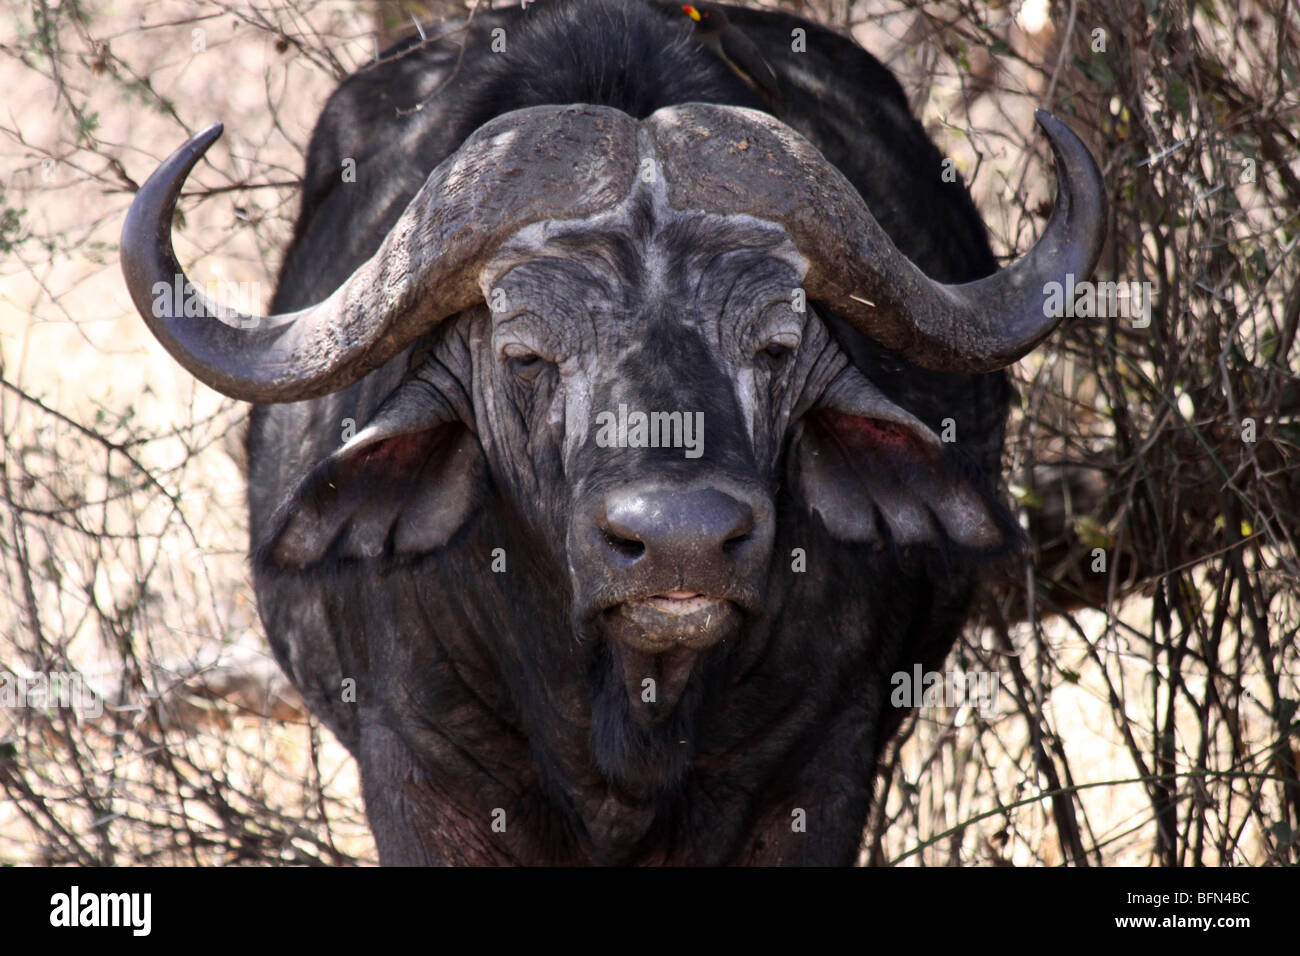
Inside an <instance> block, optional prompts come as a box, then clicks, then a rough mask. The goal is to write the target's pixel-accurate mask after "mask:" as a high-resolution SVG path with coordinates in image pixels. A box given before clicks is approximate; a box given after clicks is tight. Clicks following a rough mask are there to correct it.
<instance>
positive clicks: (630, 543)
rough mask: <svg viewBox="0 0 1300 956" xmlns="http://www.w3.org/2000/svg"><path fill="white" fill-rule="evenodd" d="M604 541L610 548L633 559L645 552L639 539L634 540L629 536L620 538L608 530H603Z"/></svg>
mask: <svg viewBox="0 0 1300 956" xmlns="http://www.w3.org/2000/svg"><path fill="white" fill-rule="evenodd" d="M604 535H605V543H606V544H607V545H609V547H610V549H611V550H613V551H615V552H617V553H618V554H621V555H622V556H623V557H625V558H627V559H629V560H631V561H635V560H636V559H637V558H639V557H641V555H643V554H645V545H644V544H642V543H641V542H640V541H634V540H632V539H631V538H621V537H619V536H618V535H616V534H613V533H611V532H609V531H606V532H604Z"/></svg>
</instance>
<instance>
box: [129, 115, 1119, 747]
mask: <svg viewBox="0 0 1300 956" xmlns="http://www.w3.org/2000/svg"><path fill="white" fill-rule="evenodd" d="M1038 121H1039V123H1040V124H1041V126H1042V127H1043V129H1044V130H1045V131H1046V133H1047V135H1048V137H1049V140H1050V142H1051V144H1052V147H1053V149H1054V151H1055V155H1056V160H1057V168H1058V175H1059V195H1058V199H1057V203H1056V207H1055V210H1054V212H1053V214H1052V217H1051V220H1050V222H1049V223H1048V225H1047V228H1046V230H1045V231H1044V233H1043V236H1042V238H1041V239H1040V240H1039V241H1038V243H1037V244H1036V245H1035V246H1034V248H1033V249H1032V250H1031V251H1030V252H1029V253H1028V254H1027V255H1026V256H1024V257H1023V258H1022V259H1020V260H1019V261H1018V262H1016V263H1015V264H1014V265H1012V266H1010V267H1009V268H1007V269H1004V270H1003V271H1001V272H999V273H997V274H996V275H993V276H990V277H988V278H986V279H983V280H980V281H977V282H972V283H968V284H965V285H957V286H949V285H943V284H939V283H937V282H934V281H931V280H930V279H928V278H927V277H926V276H925V275H923V274H922V273H921V272H920V270H918V269H917V268H916V267H915V266H914V265H913V264H912V263H911V262H910V261H908V260H907V259H906V258H905V257H904V256H903V255H902V254H901V253H900V252H899V251H898V250H897V249H896V248H895V246H894V245H893V243H891V242H890V240H889V239H888V238H887V237H886V235H885V234H884V232H883V231H882V230H881V228H880V226H879V225H878V224H877V223H876V222H875V220H874V219H873V218H872V216H871V214H870V212H869V211H868V209H867V207H866V206H865V204H864V203H863V201H862V199H861V198H860V197H859V195H858V194H857V192H856V191H855V190H854V189H853V187H852V186H851V185H850V184H849V183H848V181H847V180H846V179H845V178H844V177H843V176H842V175H841V174H840V173H839V172H838V171H837V170H836V169H835V168H834V167H832V166H831V165H830V164H829V163H827V162H826V160H825V159H824V158H822V156H821V154H820V153H818V152H817V150H816V149H815V148H814V147H813V146H811V145H810V144H809V143H808V142H807V141H805V140H804V139H802V138H801V137H800V136H799V135H798V134H796V133H794V132H793V131H792V130H790V129H789V128H788V127H786V126H785V125H783V124H782V123H780V122H779V121H777V120H775V119H773V118H772V117H770V116H768V115H766V114H762V113H758V112H754V111H751V110H746V109H741V108H735V107H725V106H712V105H703V104H689V105H684V106H677V107H671V108H665V109H661V110H659V111H658V112H656V113H654V114H653V115H651V116H650V117H648V118H647V119H645V120H644V121H641V122H638V121H637V120H635V119H633V118H631V117H629V116H627V115H626V114H624V113H621V112H619V111H616V110H613V109H609V108H605V107H598V106H582V105H579V106H565V107H550V106H543V107H532V108H528V109H523V110H518V111H515V112H511V113H508V114H505V115H502V116H500V117H498V118H497V119H495V120H492V121H491V122H489V123H487V124H486V125H484V126H483V127H482V128H480V129H479V130H478V131H477V132H476V133H474V134H473V135H472V136H470V137H469V138H468V139H467V140H466V141H465V143H464V144H463V145H462V146H461V147H460V148H459V150H458V151H457V152H455V153H454V154H453V155H452V156H450V157H448V158H447V159H446V160H445V161H443V162H442V163H441V164H440V165H438V167H437V168H436V169H435V170H434V171H433V172H432V173H431V174H430V175H429V177H428V179H427V181H426V183H425V184H424V186H423V188H422V189H421V190H420V192H419V193H418V194H417V195H416V197H415V198H414V200H413V201H412V202H411V203H410V205H409V207H408V208H407V209H406V211H405V213H403V215H402V216H401V218H400V219H399V220H398V222H397V224H396V226H395V227H394V228H393V229H392V231H391V232H390V233H389V234H388V236H387V238H386V239H385V241H384V242H383V244H382V246H381V248H380V249H379V251H378V252H377V253H376V254H375V255H374V256H373V257H372V258H371V259H370V260H369V261H368V262H366V263H365V264H364V265H363V266H362V267H361V268H360V269H358V270H357V271H356V272H355V273H354V274H353V275H352V276H351V277H350V278H349V279H348V280H347V281H346V282H344V283H343V284H342V285H341V286H340V287H339V288H338V289H337V290H336V291H335V292H334V293H333V295H331V296H330V297H329V298H328V299H326V300H325V301H323V302H321V303H319V304H318V305H315V306H312V307H310V308H307V309H304V310H301V311H299V312H295V313H290V314H283V315H273V316H269V317H257V316H239V315H235V316H231V315H229V314H228V313H225V312H223V311H222V310H220V309H219V307H218V306H217V305H216V304H215V303H210V302H208V303H205V304H204V307H203V311H204V315H203V316H199V317H194V316H185V315H180V314H175V313H174V312H173V311H171V310H170V309H169V308H168V307H167V303H169V302H170V301H171V300H170V299H169V298H167V297H161V298H160V297H158V296H157V295H156V292H155V284H156V283H159V282H161V283H164V284H170V283H172V282H173V281H175V280H174V278H173V277H175V276H180V275H183V271H182V270H181V268H180V266H179V265H178V263H177V262H176V259H175V256H174V254H173V252H172V247H171V242H170V238H169V230H170V223H171V217H172V212H173V208H174V205H175V202H176V198H177V196H178V194H179V192H180V189H181V186H182V183H183V182H184V179H185V177H186V175H187V174H188V172H189V170H190V169H191V168H192V167H193V165H194V164H195V162H197V160H198V158H199V157H200V156H201V155H202V154H203V152H204V151H205V150H206V149H207V148H208V147H209V146H210V145H211V143H212V142H213V141H214V140H215V139H216V137H217V136H218V135H220V127H219V126H214V127H210V128H209V129H207V130H204V131H203V132H201V133H199V134H198V135H197V136H195V137H194V138H193V139H192V140H191V141H190V142H189V143H187V144H186V145H185V146H184V147H182V148H181V149H180V150H179V151H178V152H177V153H175V154H174V155H173V156H172V157H170V158H169V159H168V160H167V161H166V162H165V163H164V164H163V165H162V166H161V167H160V169H159V170H158V171H157V172H156V173H155V174H154V175H153V177H151V178H150V179H149V181H148V182H147V183H146V184H145V186H144V187H143V188H142V189H141V191H140V193H139V195H138V196H137V198H136V200H135V202H134V204H133V205H132V208H131V212H130V215H129V217H128V220H127V223H126V226H125V229H124V232H123V241H122V262H123V268H124V270H125V272H126V276H127V279H128V283H129V285H130V288H131V292H132V295H133V297H134V300H135V302H136V304H137V306H138V307H139V309H140V312H141V314H142V315H143V316H144V318H145V320H146V322H148V323H149V326H150V328H151V329H152V330H153V332H154V334H155V335H156V336H157V337H158V339H159V340H160V341H161V342H162V343H163V344H164V345H165V346H166V347H167V349H168V350H169V351H170V352H171V354H172V355H173V356H175V357H176V359H177V360H178V361H179V362H180V363H181V364H182V365H184V366H185V367H186V368H188V369H189V370H190V371H191V372H193V373H194V374H195V375H196V376H197V377H198V378H199V379H201V380H202V381H204V382H206V383H207V384H209V385H211V386H212V387H214V388H216V389H218V390H219V391H222V392H224V393H225V394H227V395H230V396H233V397H235V398H239V399H245V400H248V401H253V402H291V401H299V400H303V399H308V398H313V397H316V396H321V395H324V394H327V393H330V392H334V391H337V390H339V389H341V388H344V387H346V386H348V385H350V384H351V383H353V382H356V381H357V380H359V379H360V378H362V377H363V376H365V375H367V374H368V373H370V372H371V371H373V370H375V369H376V368H378V367H379V366H380V365H382V364H383V363H385V362H388V361H389V360H390V359H393V358H394V357H395V356H398V355H399V354H402V353H403V352H404V351H405V350H408V349H409V350H410V351H409V360H408V365H407V367H406V371H405V373H404V377H403V378H402V380H401V382H400V384H398V385H397V387H396V388H395V389H394V390H393V391H392V392H391V393H390V394H389V395H388V397H387V399H386V400H385V401H384V402H383V404H382V405H381V406H380V407H379V409H378V411H377V412H376V413H375V414H374V416H373V417H372V418H371V420H370V421H369V422H368V423H367V424H366V425H365V426H364V427H363V428H362V429H361V430H360V431H359V432H357V434H356V435H355V436H354V437H352V438H351V440H349V441H347V442H346V443H344V444H343V445H342V446H341V447H339V448H338V449H337V450H336V451H335V452H334V453H333V454H332V455H330V456H329V457H328V458H327V459H326V460H325V461H324V462H322V463H321V464H320V465H319V466H318V467H316V468H315V470H314V471H312V472H311V473H310V474H308V475H307V476H306V477H305V478H304V479H303V481H302V482H301V484H300V486H299V488H298V491H297V492H296V494H295V495H294V496H293V498H292V500H289V501H287V502H285V503H284V506H283V509H282V513H281V517H280V520H279V523H278V528H279V531H278V534H276V535H275V536H274V539H273V540H270V541H266V542H262V543H261V546H262V549H263V550H262V559H263V560H267V561H271V562H274V563H276V564H278V565H280V566H283V567H287V568H308V567H310V566H312V565H314V564H316V563H318V562H321V561H323V560H326V559H329V560H348V559H367V558H379V557H393V558H399V559H400V557H401V556H403V555H421V554H426V553H429V552H433V551H436V550H437V549H439V548H443V547H446V546H447V545H448V544H449V543H451V542H453V539H454V538H455V537H456V535H457V534H458V532H459V531H460V530H461V528H462V527H463V526H464V525H465V523H466V522H467V521H468V520H469V519H470V517H471V516H472V515H473V514H474V512H475V510H476V509H478V508H480V507H481V506H482V505H483V502H484V501H485V497H486V495H487V494H488V491H487V489H488V488H489V487H490V488H492V489H495V492H494V493H496V494H498V495H499V496H500V497H501V498H502V499H503V500H504V501H506V502H508V503H509V505H510V506H511V513H512V515H513V516H514V519H515V520H517V521H518V522H519V523H520V525H521V526H522V527H523V528H524V530H525V531H526V534H527V540H529V541H531V542H534V543H535V547H537V548H538V549H539V552H541V553H539V554H537V555H525V556H524V560H530V561H539V562H543V563H546V564H549V566H552V567H554V568H555V569H556V571H557V573H556V578H555V586H556V587H557V588H559V589H561V590H567V592H568V593H567V596H566V599H565V601H564V605H565V606H566V607H567V608H568V610H569V613H570V615H571V620H572V626H573V632H574V634H575V635H577V636H579V637H580V638H587V637H592V638H593V639H595V640H598V641H603V642H604V643H606V644H607V645H608V646H609V648H610V659H611V660H612V662H613V663H612V666H613V668H614V670H615V672H616V674H617V677H616V681H621V683H622V684H623V686H625V687H626V689H627V691H628V696H627V703H626V705H625V706H626V707H627V712H628V714H629V715H630V717H631V718H632V719H633V720H634V721H636V722H639V723H641V724H643V725H646V726H650V725H654V724H656V723H658V722H660V721H662V720H663V719H664V718H665V716H666V715H667V714H669V713H670V712H671V710H672V708H673V706H674V704H675V702H676V701H677V699H678V698H679V696H680V695H681V693H682V691H683V688H684V687H685V686H686V684H687V682H688V680H689V677H690V674H691V670H692V666H693V661H694V660H695V658H696V656H697V655H698V654H699V653H700V652H701V651H703V650H704V649H706V648H709V647H711V646H712V645H715V644H717V643H719V642H723V641H726V640H729V639H733V638H737V637H741V638H743V634H744V631H745V627H746V623H747V622H752V621H754V620H757V619H759V618H761V617H762V616H763V615H764V614H765V613H766V612H767V610H768V604H769V602H770V597H771V596H770V591H771V580H772V568H773V564H774V548H773V542H774V536H775V534H776V531H777V526H778V523H779V520H780V515H779V514H778V508H777V501H778V494H779V493H786V494H790V495H792V496H793V498H794V500H795V501H796V502H797V503H798V504H799V506H801V507H802V508H803V509H804V510H805V512H806V513H808V514H812V515H816V516H817V517H818V520H820V522H821V523H822V524H823V525H824V527H825V529H826V531H827V533H829V534H830V535H831V536H832V537H834V538H836V539H839V540H843V541H848V542H857V543H864V542H865V543H871V544H874V545H877V546H880V547H895V548H899V547H907V546H913V545H921V546H925V545H942V546H944V547H956V548H964V549H969V550H973V551H995V550H998V549H999V548H1002V547H1004V546H1005V544H1006V543H1007V541H1008V539H1009V538H1010V537H1011V536H1012V535H1014V531H1012V530H1011V529H1010V527H1009V525H1008V524H1007V519H1006V517H1005V515H1004V513H1003V512H1002V511H1001V509H1000V508H999V507H998V506H997V505H996V503H995V501H994V499H993V498H992V497H991V495H990V494H989V492H988V491H987V490H986V488H985V486H984V484H983V483H982V482H981V481H980V480H979V479H978V477H975V476H972V475H971V473H970V471H969V469H963V468H962V467H960V466H959V464H958V463H957V462H956V461H955V460H954V456H953V455H952V454H950V452H949V450H948V448H947V447H946V446H945V443H944V442H942V441H940V439H939V437H938V436H937V435H936V434H935V433H934V432H933V431H931V430H930V429H929V428H928V427H927V426H926V425H925V424H923V423H922V422H921V421H919V420H918V419H917V418H915V417H914V416H913V415H911V414H910V413H909V412H907V411H906V410H904V409H903V408H902V407H900V406H899V405H897V404H895V403H894V402H892V401H890V400H889V399H888V398H886V396H885V395H884V394H883V393H882V392H881V390H880V389H879V388H877V387H876V386H875V385H873V383H872V382H871V381H869V380H868V379H867V378H866V377H864V375H863V374H862V373H861V372H860V371H859V370H858V368H857V367H856V366H855V365H854V364H853V363H852V362H851V361H850V360H849V358H848V357H847V355H846V353H845V351H843V350H842V349H841V346H840V345H839V343H838V340H837V338H836V336H835V335H833V334H832V332H831V331H830V329H829V327H828V324H827V322H829V321H830V320H829V319H827V320H825V321H824V320H823V317H822V316H821V315H819V310H824V311H825V312H826V313H829V314H832V315H834V316H836V317H837V320H836V321H839V320H842V321H843V322H845V323H847V324H848V326H850V327H851V328H852V329H854V330H856V331H857V332H858V333H861V334H862V335H865V336H866V337H867V338H869V339H871V340H873V341H874V342H876V343H878V344H879V345H881V346H883V347H885V348H886V349H889V350H891V351H893V352H894V353H896V354H897V355H899V356H901V357H902V358H903V359H906V360H907V361H909V362H911V363H913V364H915V365H919V366H922V367H925V368H929V369H934V370H939V371H949V372H985V371H990V370H995V369H999V368H1002V367H1004V366H1006V365H1008V364H1010V363H1012V362H1014V361H1016V360H1017V359H1018V358H1020V357H1021V356H1023V355H1024V354H1025V353H1027V352H1028V351H1029V350H1030V349H1032V348H1033V347H1034V346H1035V345H1036V344H1038V343H1039V342H1040V341H1042V339H1043V338H1044V337H1045V336H1046V335H1048V334H1049V333H1050V332H1051V330H1052V329H1053V328H1054V326H1055V325H1056V322H1057V321H1058V319H1057V318H1056V317H1054V316H1050V315H1047V314H1045V310H1044V308H1043V301H1044V299H1043V294H1042V290H1043V287H1044V284H1045V283H1048V282H1051V281H1061V280H1063V279H1064V277H1065V275H1066V274H1067V273H1074V274H1075V275H1084V274H1086V273H1088V272H1089V271H1090V270H1091V268H1092V266H1093V265H1094V264H1095V261H1096V258H1097V256H1098V253H1099V249H1100V244H1101V239H1102V223H1103V215H1102V210H1103V208H1104V206H1103V193H1102V183H1101V179H1100V176H1099V174H1098V171H1097V168H1096V166H1095V164H1094V163H1093V161H1092V158H1091V157H1090V156H1089V154H1088V152H1087V150H1086V149H1085V148H1084V147H1083V145H1082V144H1081V143H1080V142H1079V140H1078V139H1077V138H1076V137H1075V136H1074V135H1073V134H1072V133H1071V132H1070V131H1069V130H1068V129H1067V128H1066V127H1065V126H1064V125H1062V124H1061V123H1059V122H1058V121H1056V120H1055V119H1053V118H1051V117H1050V116H1048V115H1046V114H1044V113H1040V114H1039V116H1038ZM160 303H161V307H160ZM450 316H456V319H455V320H454V321H450V322H445V323H444V320H445V319H447V318H448V317H450ZM439 323H443V325H441V326H439ZM566 578H567V580H566ZM647 676H650V677H654V678H655V679H656V681H657V683H658V693H657V694H656V695H655V699H654V700H653V701H652V702H647V701H645V700H644V699H643V697H642V695H641V694H640V690H641V688H642V686H643V680H644V678H645V677H647Z"/></svg>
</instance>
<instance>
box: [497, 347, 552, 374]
mask: <svg viewBox="0 0 1300 956" xmlns="http://www.w3.org/2000/svg"><path fill="white" fill-rule="evenodd" d="M501 354H502V356H503V357H504V358H505V360H506V364H507V365H509V366H510V369H511V370H512V371H513V372H514V373H515V374H516V375H518V376H519V377H520V378H522V379H525V380H532V379H534V378H536V377H537V375H538V373H539V372H541V371H542V369H544V368H546V366H547V365H549V364H550V362H548V361H547V360H546V359H544V358H543V357H542V356H541V355H539V354H537V352H535V351H533V350H532V349H530V348H529V347H528V346H526V345H524V344H522V343H519V342H511V343H509V344H507V345H506V346H505V347H504V348H502V349H501Z"/></svg>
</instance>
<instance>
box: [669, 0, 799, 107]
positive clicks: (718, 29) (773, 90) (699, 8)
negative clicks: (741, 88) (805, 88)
mask: <svg viewBox="0 0 1300 956" xmlns="http://www.w3.org/2000/svg"><path fill="white" fill-rule="evenodd" d="M682 12H683V13H685V14H686V15H687V16H688V17H690V18H691V19H692V20H694V21H695V38H696V39H697V40H699V41H700V42H701V43H702V44H704V45H705V46H706V47H708V48H709V49H710V50H712V51H713V53H714V55H715V56H717V57H718V58H719V59H721V60H722V62H723V63H725V64H727V66H729V67H731V71H732V72H733V73H735V74H736V75H737V76H738V77H740V78H741V79H742V80H744V81H745V82H746V83H747V84H748V85H749V87H750V88H751V89H753V90H754V92H756V93H758V95H759V96H761V97H763V99H764V100H765V101H766V102H767V104H768V105H769V106H771V107H773V108H774V109H780V108H781V106H782V105H783V104H784V97H782V95H781V86H780V82H779V81H778V80H777V78H776V71H775V70H773V69H772V65H771V64H770V63H768V62H767V60H766V59H765V58H764V57H763V54H762V53H760V52H759V51H758V47H757V46H755V45H754V42H753V41H752V40H750V39H749V37H747V36H745V34H743V33H741V32H740V31H739V30H737V29H736V28H735V26H733V25H732V24H731V22H730V21H729V20H728V19H727V15H726V14H725V13H724V12H723V11H722V10H721V9H719V8H718V7H715V6H711V5H709V4H697V5H692V4H684V5H683V6H682Z"/></svg>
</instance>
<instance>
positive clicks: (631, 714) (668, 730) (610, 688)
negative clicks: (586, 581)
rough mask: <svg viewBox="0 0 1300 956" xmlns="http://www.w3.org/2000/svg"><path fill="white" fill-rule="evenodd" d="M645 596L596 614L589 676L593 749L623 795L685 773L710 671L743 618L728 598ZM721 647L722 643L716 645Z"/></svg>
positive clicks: (669, 784)
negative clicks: (663, 603)
mask: <svg viewBox="0 0 1300 956" xmlns="http://www.w3.org/2000/svg"><path fill="white" fill-rule="evenodd" d="M673 603H674V602H667V604H668V607H669V608H670V609H669V610H664V609H662V608H661V607H657V606H656V605H655V603H653V602H652V601H651V600H650V599H638V600H633V601H626V602H623V603H620V604H617V605H615V606H614V607H612V608H610V609H608V610H606V611H605V612H603V613H602V614H600V615H598V617H597V618H596V620H595V622H594V623H595V625H596V628H595V630H596V631H597V633H598V634H599V641H598V647H599V651H598V653H597V655H596V659H595V660H594V661H593V671H592V685H593V695H592V698H593V699H592V704H593V708H592V718H593V719H592V746H593V750H594V755H595V757H596V763H597V765H598V766H599V767H600V770H601V772H602V774H603V775H604V776H605V777H606V779H608V780H609V781H610V782H611V783H613V784H615V786H616V787H617V788H618V789H619V790H620V791H622V792H623V794H624V795H625V796H627V797H633V798H638V799H645V798H653V797H654V796H657V795H662V794H663V793H665V792H666V791H671V790H673V789H675V788H676V787H677V785H678V784H679V783H680V781H681V780H682V779H683V778H684V777H685V776H686V772H687V770H688V769H689V767H690V763H691V760H692V759H693V757H694V755H695V752H696V746H697V742H698V735H699V731H700V727H699V723H700V719H701V717H702V714H701V701H702V700H703V698H704V696H705V695H704V685H705V684H707V683H708V682H709V681H708V677H709V674H710V673H715V672H716V669H717V668H716V666H715V665H716V664H717V663H718V660H717V658H719V657H720V656H721V655H722V654H724V653H725V650H726V647H725V645H726V643H727V642H728V641H729V639H731V638H733V637H734V636H735V635H736V634H737V632H738V631H739V629H740V626H741V622H742V618H743V615H742V613H741V611H740V609H739V608H738V607H737V606H736V605H735V604H733V603H732V602H730V601H726V600H721V599H717V598H706V599H702V600H700V601H699V602H698V605H695V604H693V602H688V601H683V602H681V604H680V605H679V608H675V607H673ZM719 645H722V646H719Z"/></svg>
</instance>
